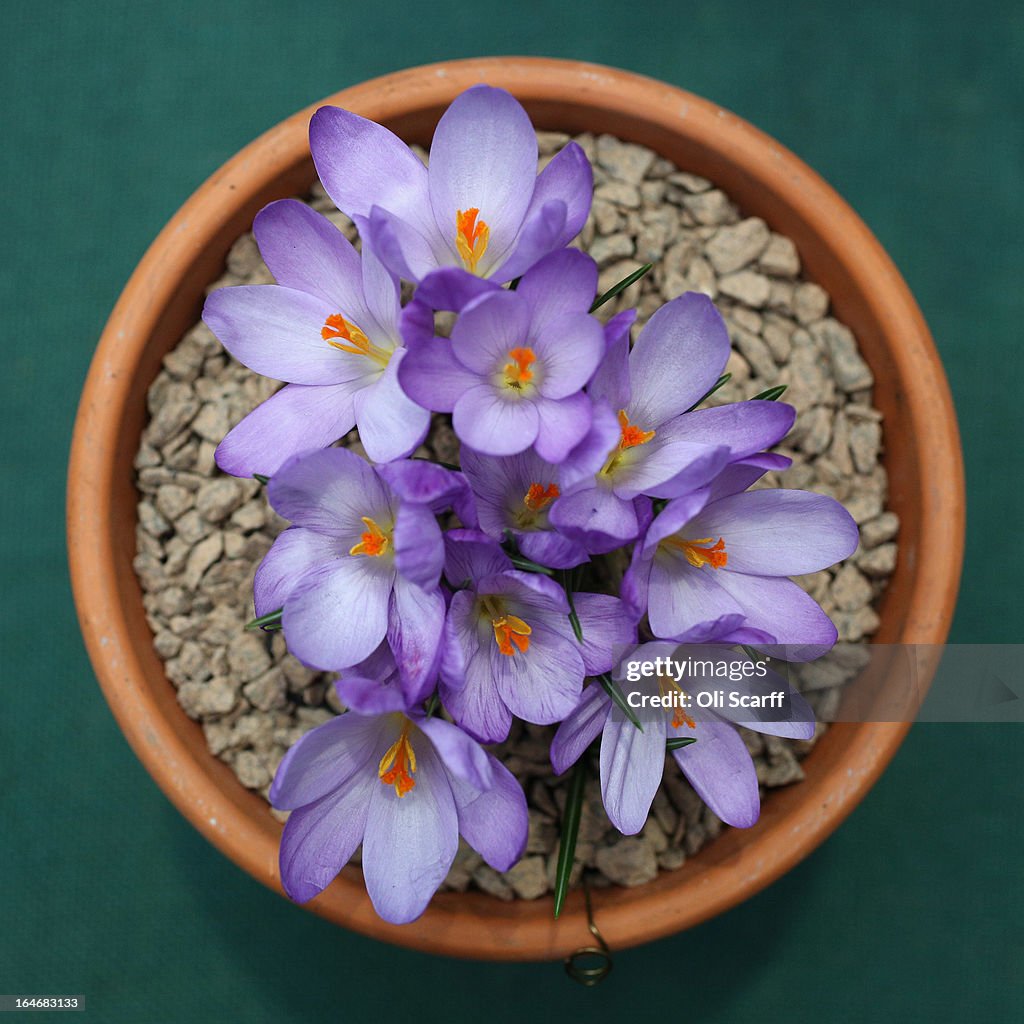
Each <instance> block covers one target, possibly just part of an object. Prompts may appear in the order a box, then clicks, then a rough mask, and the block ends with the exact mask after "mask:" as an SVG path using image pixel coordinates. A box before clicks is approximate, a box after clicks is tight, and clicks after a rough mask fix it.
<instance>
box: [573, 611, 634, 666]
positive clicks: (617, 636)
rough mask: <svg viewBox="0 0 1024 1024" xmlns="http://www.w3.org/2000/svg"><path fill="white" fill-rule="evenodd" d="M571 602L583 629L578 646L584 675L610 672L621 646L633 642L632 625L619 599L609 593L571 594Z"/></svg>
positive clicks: (620, 651)
mask: <svg viewBox="0 0 1024 1024" xmlns="http://www.w3.org/2000/svg"><path fill="white" fill-rule="evenodd" d="M573 604H574V607H575V609H576V615H577V616H578V618H579V620H580V628H581V630H582V631H583V643H582V644H581V645H580V646H581V653H582V654H583V665H584V667H585V668H586V670H587V675H588V676H595V675H600V674H601V673H602V672H608V671H610V670H611V668H612V666H613V665H614V664H615V662H616V655H617V654H621V653H622V648H624V647H626V646H627V645H629V644H634V643H636V626H635V625H634V624H633V622H632V620H631V619H630V617H629V615H628V614H627V612H626V609H625V608H624V607H623V604H622V602H621V601H620V600H619V599H618V598H617V597H612V596H611V595H609V594H584V593H577V594H573ZM569 628H570V630H571V628H572V627H571V626H570V627H569Z"/></svg>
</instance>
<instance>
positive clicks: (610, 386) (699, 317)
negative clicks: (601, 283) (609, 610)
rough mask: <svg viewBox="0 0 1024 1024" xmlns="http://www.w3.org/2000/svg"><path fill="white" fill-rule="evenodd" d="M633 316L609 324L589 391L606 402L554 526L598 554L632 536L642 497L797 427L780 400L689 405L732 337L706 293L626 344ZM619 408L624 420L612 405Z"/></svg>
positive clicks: (707, 476)
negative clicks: (603, 354) (613, 419)
mask: <svg viewBox="0 0 1024 1024" xmlns="http://www.w3.org/2000/svg"><path fill="white" fill-rule="evenodd" d="M629 323H630V321H629V319H627V318H624V317H617V318H616V319H615V321H612V322H611V323H610V324H609V330H608V331H607V332H606V338H607V354H606V358H605V360H604V361H603V363H602V364H601V368H600V369H599V370H598V372H597V373H596V374H595V375H594V379H593V380H592V381H591V383H590V385H589V386H588V389H587V390H588V393H589V394H590V396H591V397H592V398H593V399H594V400H595V402H597V403H600V404H601V406H602V407H603V408H604V409H605V410H608V412H606V413H605V414H604V416H603V417H601V418H599V417H598V416H596V415H595V418H594V422H595V424H600V427H599V429H592V430H591V433H590V434H589V435H588V436H587V437H586V438H585V439H584V442H583V443H582V444H581V445H580V446H579V448H578V449H577V451H576V452H573V453H572V455H570V457H569V459H568V460H567V461H566V464H565V466H564V469H563V473H562V483H563V496H562V499H561V500H560V501H559V502H558V506H557V507H556V508H555V509H552V513H551V521H552V523H553V524H554V526H555V527H556V528H557V529H558V530H559V531H561V532H562V533H564V534H566V535H567V536H570V537H574V538H575V539H577V540H579V541H580V542H581V543H583V544H585V545H586V546H587V547H588V548H589V550H591V551H594V552H606V551H610V550H612V549H613V548H616V547H619V546H621V545H622V544H624V543H628V542H629V541H630V540H633V539H634V538H635V537H636V536H637V535H638V533H639V530H640V523H639V521H638V519H637V511H636V508H635V506H634V499H635V498H637V497H638V496H639V495H649V496H651V497H655V498H676V497H679V496H680V495H682V494H685V493H687V492H689V491H691V490H694V489H696V488H698V487H701V486H703V485H704V484H706V483H708V481H710V480H711V479H713V478H714V476H715V475H716V474H717V473H718V472H719V471H720V470H722V469H723V468H724V467H725V466H726V465H727V464H728V463H729V462H731V461H733V460H735V459H740V458H743V457H744V456H746V455H750V454H752V453H754V452H758V451H761V450H762V449H764V448H767V447H770V446H771V445H773V444H775V443H776V442H777V441H778V440H780V439H781V438H782V437H784V436H785V434H786V433H787V432H788V431H789V428H790V427H791V426H792V425H793V419H794V415H795V413H794V410H793V409H792V407H791V406H788V405H784V404H783V403H781V402H766V401H750V402H739V403H736V404H734V405H726V406H721V407H719V408H714V409H702V410H698V411H695V412H688V411H687V410H689V409H690V408H692V407H693V406H694V405H695V404H697V402H699V401H700V400H701V398H703V396H704V395H705V394H706V393H707V392H708V391H709V390H710V389H711V387H712V385H713V384H714V383H715V382H716V381H717V379H718V377H719V376H720V374H721V372H722V370H723V369H724V368H725V363H726V360H727V359H728V357H729V335H728V331H727V330H726V327H725V323H724V322H723V320H722V317H721V315H720V314H719V313H718V311H717V310H716V309H715V307H714V306H713V305H712V303H711V300H710V299H709V298H708V297H707V296H706V295H701V294H699V293H697V292H687V293H686V294H684V295H681V296H679V298H677V299H673V300H672V301H671V302H668V303H666V304H665V305H664V306H662V307H661V308H660V309H659V310H658V311H657V312H656V313H655V314H654V315H653V316H652V317H651V319H650V320H649V321H648V323H647V324H646V325H645V326H644V329H643V330H642V331H641V332H640V336H639V337H638V338H637V340H636V344H635V345H634V346H633V349H632V351H630V350H629V331H628V327H629ZM612 410H614V411H616V418H617V421H618V422H617V424H613V423H611V422H610V417H609V415H608V413H609V412H610V411H612Z"/></svg>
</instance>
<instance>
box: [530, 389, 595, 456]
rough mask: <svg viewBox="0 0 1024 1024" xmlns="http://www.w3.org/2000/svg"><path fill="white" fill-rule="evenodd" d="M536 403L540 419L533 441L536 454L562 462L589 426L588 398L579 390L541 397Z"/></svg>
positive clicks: (590, 412) (584, 434)
mask: <svg viewBox="0 0 1024 1024" xmlns="http://www.w3.org/2000/svg"><path fill="white" fill-rule="evenodd" d="M535 405H536V409H537V418H538V421H539V423H538V427H537V440H536V441H535V442H534V447H535V448H536V449H537V454H538V455H539V456H540V457H541V458H542V459H544V460H545V461H546V462H551V463H556V464H557V463H559V462H562V461H563V460H564V459H566V458H567V457H568V455H569V453H570V452H571V451H572V450H573V449H574V448H575V447H576V446H577V445H578V444H579V443H580V442H581V441H582V440H583V439H584V438H585V437H586V436H587V433H588V431H589V430H590V424H591V418H592V416H593V413H592V407H591V404H590V399H589V398H587V396H586V395H585V394H584V393H583V392H582V391H578V392H576V394H574V395H569V396H568V397H567V398H561V399H557V400H556V399H552V398H541V399H538V400H537V401H536V402H535Z"/></svg>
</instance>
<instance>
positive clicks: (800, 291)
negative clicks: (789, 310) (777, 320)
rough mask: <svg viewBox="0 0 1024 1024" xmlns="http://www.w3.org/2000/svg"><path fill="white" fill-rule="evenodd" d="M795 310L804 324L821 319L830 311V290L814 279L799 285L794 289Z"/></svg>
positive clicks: (798, 318)
mask: <svg viewBox="0 0 1024 1024" xmlns="http://www.w3.org/2000/svg"><path fill="white" fill-rule="evenodd" d="M793 312H794V313H795V314H796V318H797V320H799V321H800V323H802V324H811V323H814V321H815V320H820V319H821V318H822V317H823V316H824V315H825V314H826V313H827V312H828V292H826V291H825V289H824V288H822V287H821V285H819V284H814V283H813V282H812V281H805V282H804V283H803V284H800V285H797V287H796V289H795V290H794V291H793Z"/></svg>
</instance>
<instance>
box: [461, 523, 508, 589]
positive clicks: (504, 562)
mask: <svg viewBox="0 0 1024 1024" xmlns="http://www.w3.org/2000/svg"><path fill="white" fill-rule="evenodd" d="M444 547H445V564H444V574H445V577H446V578H447V580H448V582H449V583H450V584H451V585H452V586H453V587H462V586H465V584H466V583H467V581H469V582H473V581H477V580H482V579H485V578H486V577H488V576H494V575H497V574H498V573H503V572H505V571H506V570H507V569H511V568H512V560H511V559H510V558H509V557H508V555H507V554H505V552H504V551H503V550H502V549H501V546H500V545H499V544H497V543H496V542H495V541H494V540H492V539H491V538H490V537H488V536H487V534H485V533H481V532H480V531H479V530H449V531H448V532H447V533H446V534H445V535H444Z"/></svg>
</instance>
